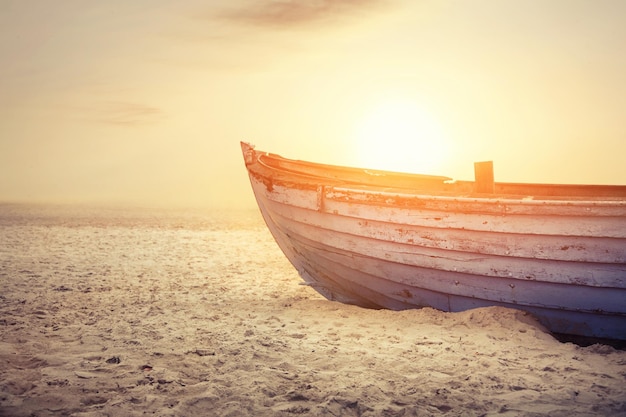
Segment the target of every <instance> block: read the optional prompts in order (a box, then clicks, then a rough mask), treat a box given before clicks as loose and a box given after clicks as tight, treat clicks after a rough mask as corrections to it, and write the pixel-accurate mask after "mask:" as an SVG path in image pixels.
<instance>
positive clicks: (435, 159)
mask: <svg viewBox="0 0 626 417" xmlns="http://www.w3.org/2000/svg"><path fill="white" fill-rule="evenodd" d="M354 142H355V143H354V145H355V146H354V148H353V149H354V151H355V155H354V157H355V159H356V161H357V162H358V163H359V164H360V165H361V166H363V167H368V168H377V169H384V170H389V171H400V172H414V173H424V174H435V173H440V172H439V171H440V170H441V168H442V164H443V162H444V160H445V159H446V156H447V153H448V149H447V148H448V147H447V140H446V137H445V133H444V130H443V128H442V126H441V124H440V123H439V121H438V120H437V118H436V117H435V116H434V115H433V114H431V113H430V112H429V111H428V110H426V109H425V108H424V107H422V106H420V104H419V103H418V102H417V101H414V100H410V99H387V100H385V101H381V102H379V103H378V104H376V105H374V106H372V107H371V108H370V109H369V111H367V112H366V113H365V114H364V116H363V118H362V119H361V120H360V121H359V122H358V124H357V126H356V129H355V133H354Z"/></svg>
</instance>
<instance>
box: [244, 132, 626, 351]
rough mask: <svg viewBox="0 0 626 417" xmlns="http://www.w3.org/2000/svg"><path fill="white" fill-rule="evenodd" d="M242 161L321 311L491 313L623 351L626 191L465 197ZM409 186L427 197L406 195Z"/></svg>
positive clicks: (449, 189)
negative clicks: (616, 344) (507, 311)
mask: <svg viewBox="0 0 626 417" xmlns="http://www.w3.org/2000/svg"><path fill="white" fill-rule="evenodd" d="M242 149H243V151H244V156H245V158H246V162H247V168H248V172H249V176H250V181H251V184H252V188H253V190H254V193H255V196H256V198H257V201H258V203H259V208H260V210H261V213H262V214H263V217H264V219H265V221H266V224H267V226H268V228H269V229H270V231H271V233H272V235H273V236H274V238H275V239H276V242H277V243H278V245H279V246H280V248H281V249H282V250H283V252H284V253H285V255H286V256H287V258H288V259H289V260H290V261H291V263H292V264H293V265H294V267H295V268H296V269H297V270H298V272H299V273H300V275H301V276H302V278H303V279H304V280H305V281H306V282H307V283H309V284H310V285H311V286H312V287H313V288H315V289H316V290H317V291H319V292H320V293H321V294H323V295H324V296H326V297H328V298H329V299H333V300H339V301H343V302H349V303H354V304H359V305H363V306H367V307H384V308H391V309H404V308H415V307H423V306H430V307H433V308H438V309H441V310H444V311H461V310H465V309H469V308H475V307H481V306H489V305H500V306H506V307H512V308H518V309H523V310H526V311H528V312H530V313H532V314H534V315H535V316H536V317H537V318H538V319H539V320H540V321H541V322H542V323H543V324H544V325H545V326H546V327H547V328H549V329H550V330H552V331H554V332H557V333H569V334H574V335H582V336H592V337H605V338H613V339H622V340H626V186H600V191H599V192H597V193H596V192H595V190H594V188H593V186H560V185H550V186H542V185H534V184H524V185H520V186H516V185H515V184H513V185H511V184H508V185H506V184H505V185H504V188H502V187H500V185H499V184H497V183H496V184H495V191H496V192H498V194H492V193H491V192H485V191H482V192H481V193H479V194H474V193H475V192H476V190H475V189H474V183H468V182H465V183H463V182H460V183H447V182H445V181H442V180H441V179H440V178H438V177H428V176H426V177H424V178H421V177H419V176H418V177H415V176H411V175H408V176H406V177H403V175H402V174H398V173H390V174H389V175H386V173H385V172H383V171H379V172H378V174H377V176H376V178H375V180H374V181H372V178H371V175H370V174H367V173H366V171H367V170H359V169H352V168H342V167H336V166H329V165H322V164H312V163H309V162H299V161H293V160H287V159H284V158H281V157H280V156H277V155H271V154H266V153H263V152H256V151H254V149H252V148H251V147H250V146H248V145H245V144H242ZM248 161H252V162H248ZM300 165H302V169H301V170H300V169H299V166H300ZM325 172H328V176H327V177H325V176H324V173H325ZM342 174H346V175H347V178H348V179H347V180H343V179H342ZM361 176H362V177H363V181H359V179H360V177H361ZM416 178H421V179H422V180H423V181H425V182H426V183H428V186H427V187H420V188H419V189H418V190H414V189H411V188H410V187H408V185H407V184H409V183H410V182H411V181H415V179H416ZM469 184H471V185H470V186H469V187H468V185H469ZM503 189H508V190H516V192H517V191H520V190H523V191H524V192H527V191H528V192H530V191H536V192H537V195H533V194H532V193H525V194H521V195H518V194H516V193H514V194H501V191H502V190H503ZM426 190H428V192H427V191H426ZM578 191H580V193H579V194H576V192H578ZM552 192H553V193H554V196H552V194H551V193H552Z"/></svg>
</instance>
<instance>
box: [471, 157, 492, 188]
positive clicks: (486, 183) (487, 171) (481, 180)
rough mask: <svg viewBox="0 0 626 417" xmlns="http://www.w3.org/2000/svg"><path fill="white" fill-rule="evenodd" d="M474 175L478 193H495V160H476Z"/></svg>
mask: <svg viewBox="0 0 626 417" xmlns="http://www.w3.org/2000/svg"><path fill="white" fill-rule="evenodd" d="M474 177H475V181H476V192H477V193H489V194H493V193H494V191H495V182H494V176H493V161H484V162H474Z"/></svg>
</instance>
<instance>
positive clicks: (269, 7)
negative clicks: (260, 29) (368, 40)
mask: <svg viewBox="0 0 626 417" xmlns="http://www.w3.org/2000/svg"><path fill="white" fill-rule="evenodd" d="M388 4H389V1H388V0H264V1H258V0H257V1H254V2H252V3H251V4H250V5H249V6H247V7H244V6H241V7H239V8H234V9H230V10H227V11H224V12H223V13H222V14H221V17H223V18H225V19H227V20H230V21H232V22H236V23H241V24H248V25H254V26H265V27H273V28H291V27H297V26H302V25H307V24H313V23H330V22H334V21H336V20H338V19H340V18H347V17H358V15H359V14H361V13H363V12H369V11H374V10H378V9H381V8H382V6H385V5H388Z"/></svg>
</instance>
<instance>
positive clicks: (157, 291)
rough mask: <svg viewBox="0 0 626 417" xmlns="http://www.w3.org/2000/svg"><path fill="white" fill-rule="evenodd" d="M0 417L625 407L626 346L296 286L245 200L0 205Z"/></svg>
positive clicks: (604, 410)
mask: <svg viewBox="0 0 626 417" xmlns="http://www.w3.org/2000/svg"><path fill="white" fill-rule="evenodd" d="M0 288H1V290H0V416H15V417H19V416H75V417H87V416H90V417H101V416H148V415H149V416H248V415H249V416H294V415H303V416H540V415H550V416H567V417H572V416H626V351H625V350H618V349H615V348H614V347H611V346H608V345H603V344H593V345H590V346H586V347H582V346H579V345H576V344H573V343H564V342H560V341H558V340H556V339H555V338H554V337H553V336H552V335H550V334H549V333H548V332H546V331H545V329H543V328H542V327H541V326H540V325H539V324H538V323H537V322H536V321H535V319H534V318H533V317H532V316H530V315H527V314H525V313H523V312H520V311H516V310H509V309H503V308H486V309H477V310H472V311H467V312H463V313H443V312H439V311H436V310H433V309H421V310H410V311H402V312H394V311H385V310H368V309H363V308H359V307H355V306H349V305H343V304H339V303H336V302H331V301H327V300H326V299H324V298H322V297H321V296H320V295H318V294H317V293H316V292H315V291H314V290H313V289H311V288H309V287H307V286H305V285H301V280H300V278H299V277H298V274H297V272H296V271H295V270H294V269H293V268H292V267H291V265H290V264H289V263H288V261H287V260H286V259H285V258H284V256H283V255H282V253H281V252H280V250H279V249H278V247H277V246H276V244H275V243H274V241H273V240H272V237H271V236H270V234H269V232H268V231H267V230H266V228H265V226H264V224H263V222H262V220H261V218H260V215H259V214H258V213H257V212H256V211H241V212H218V211H208V210H207V211H201V210H196V211H182V210H176V211H174V210H169V211H168V210H147V209H144V210H140V209H132V210H129V209H124V210H123V209H94V208H77V207H62V206H57V207H43V206H23V205H12V204H4V205H0Z"/></svg>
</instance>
